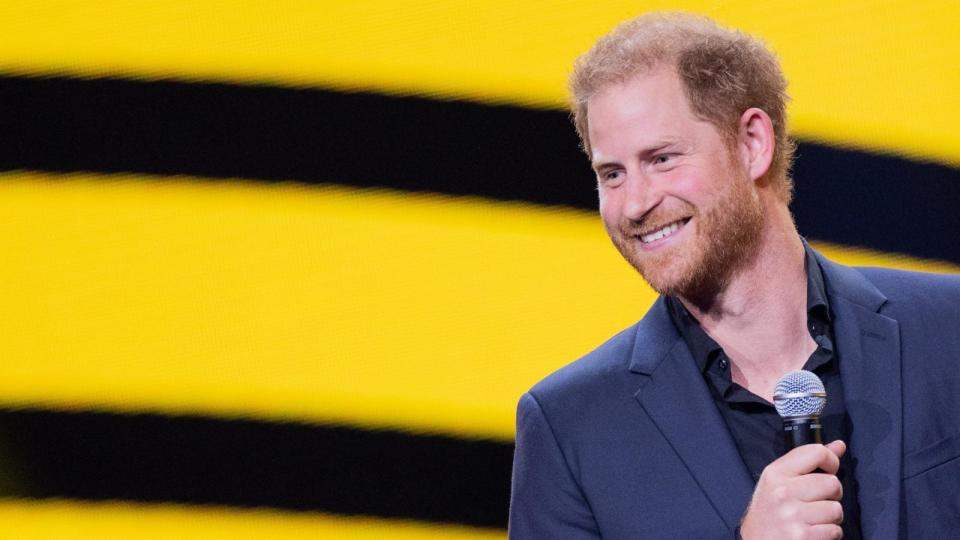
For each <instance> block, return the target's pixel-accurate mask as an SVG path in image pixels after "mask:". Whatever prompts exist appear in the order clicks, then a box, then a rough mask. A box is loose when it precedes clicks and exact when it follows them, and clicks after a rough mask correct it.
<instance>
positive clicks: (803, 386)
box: [773, 369, 827, 418]
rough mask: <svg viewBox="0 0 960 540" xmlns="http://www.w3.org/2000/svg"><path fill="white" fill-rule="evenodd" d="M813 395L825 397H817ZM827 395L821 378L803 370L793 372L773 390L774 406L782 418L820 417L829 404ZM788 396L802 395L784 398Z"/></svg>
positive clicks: (783, 378)
mask: <svg viewBox="0 0 960 540" xmlns="http://www.w3.org/2000/svg"><path fill="white" fill-rule="evenodd" d="M813 393H819V394H823V395H820V396H815V395H812V394H813ZM825 393H826V390H824V388H823V381H821V380H820V377H817V376H816V375H814V374H813V373H811V372H809V371H805V370H802V369H800V370H797V371H791V372H790V373H787V374H786V375H784V376H783V377H781V378H780V380H779V381H777V386H776V388H775V389H774V390H773V405H774V406H775V407H776V408H777V413H778V414H779V415H780V416H781V417H782V418H796V417H801V416H820V414H821V413H822V412H823V407H824V406H825V405H826V404H827V398H826V397H825ZM788 394H801V395H798V396H791V397H784V396H786V395H788ZM804 394H805V395H804Z"/></svg>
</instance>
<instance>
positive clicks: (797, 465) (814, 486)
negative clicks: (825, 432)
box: [740, 441, 847, 540]
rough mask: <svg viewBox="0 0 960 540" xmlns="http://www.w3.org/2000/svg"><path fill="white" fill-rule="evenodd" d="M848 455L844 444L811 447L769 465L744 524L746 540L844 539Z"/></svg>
mask: <svg viewBox="0 0 960 540" xmlns="http://www.w3.org/2000/svg"><path fill="white" fill-rule="evenodd" d="M846 450H847V445H846V444H844V442H843V441H833V442H831V443H830V444H827V445H822V444H807V445H804V446H800V447H797V448H794V449H793V450H791V451H789V452H787V453H786V454H784V455H783V456H782V457H781V458H780V459H778V460H776V461H774V462H773V463H771V464H770V465H767V467H766V468H765V469H763V473H762V474H761V475H760V480H759V481H758V482H757V488H756V489H755V490H754V492H753V499H752V500H751V501H750V507H749V508H747V513H746V515H745V516H744V517H743V521H742V522H741V524H740V535H741V536H742V537H743V539H744V540H761V539H765V538H778V539H780V538H784V539H797V540H799V539H804V540H807V539H811V540H812V539H816V540H820V539H824V540H828V539H831V540H832V539H837V538H843V530H842V529H841V528H840V523H841V522H843V507H842V506H840V498H841V497H842V496H843V487H842V486H841V485H840V480H838V479H837V470H838V469H839V468H840V457H841V456H842V455H843V453H844V452H846ZM818 469H819V470H818Z"/></svg>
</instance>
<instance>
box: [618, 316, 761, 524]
mask: <svg viewBox="0 0 960 540" xmlns="http://www.w3.org/2000/svg"><path fill="white" fill-rule="evenodd" d="M630 370H631V371H633V372H635V373H641V374H644V375H648V377H647V378H646V379H645V382H644V384H643V385H642V387H641V388H640V389H639V390H638V391H637V392H636V394H635V397H636V398H637V400H638V401H639V402H640V405H641V406H642V407H643V409H644V410H645V411H646V413H647V415H648V416H649V417H650V419H651V420H652V421H653V422H654V423H655V424H656V425H657V428H658V429H659V430H660V432H661V433H662V434H663V436H664V438H666V439H667V441H668V442H669V443H670V446H671V447H672V448H673V450H674V451H675V452H676V454H677V456H678V457H679V458H680V459H681V460H682V461H683V463H684V464H685V465H686V467H687V470H688V471H690V474H691V475H693V477H694V479H695V480H696V482H697V484H698V485H699V486H700V489H701V490H702V491H703V493H704V494H705V495H706V497H707V499H708V500H709V501H710V503H711V504H712V505H713V507H714V509H715V510H716V511H717V513H718V514H719V515H720V517H721V519H722V520H723V521H724V523H725V524H726V525H727V527H728V528H729V529H730V530H731V531H733V530H734V529H735V528H736V527H737V525H738V524H739V523H740V519H741V518H742V517H743V513H744V511H745V510H746V508H747V504H749V502H750V497H751V495H752V493H753V480H752V478H751V477H750V474H749V472H748V471H747V468H746V466H745V465H744V464H743V460H742V458H741V457H740V453H739V451H738V450H737V447H736V444H735V443H734V442H733V438H732V437H731V436H730V432H729V431H728V430H727V427H726V424H725V423H724V421H723V418H722V417H721V416H720V412H719V411H718V410H717V408H716V405H715V404H714V402H713V397H712V396H711V395H710V392H709V390H708V389H707V386H706V383H705V382H704V381H703V375H702V374H701V373H700V371H699V370H698V368H697V366H696V362H694V359H693V356H692V355H691V354H690V350H689V349H688V348H687V346H686V344H685V343H684V341H683V340H682V339H681V337H680V335H679V334H678V333H677V331H676V328H675V327H674V326H673V322H672V321H671V320H670V315H669V313H668V312H667V306H666V303H665V302H664V301H663V299H662V298H661V299H660V300H658V301H657V303H655V304H654V306H653V307H652V308H651V309H650V311H649V312H648V313H647V315H646V316H645V317H644V318H643V320H642V321H641V322H640V324H639V325H638V326H637V336H636V340H635V342H634V350H633V355H632V358H631V362H630ZM718 464H723V465H722V466H718Z"/></svg>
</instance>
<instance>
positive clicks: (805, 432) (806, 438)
mask: <svg viewBox="0 0 960 540" xmlns="http://www.w3.org/2000/svg"><path fill="white" fill-rule="evenodd" d="M783 437H784V441H785V442H786V443H787V452H789V451H790V450H793V449H794V448H796V447H798V446H803V445H805V444H823V426H822V425H821V424H820V417H819V416H801V417H797V418H784V419H783Z"/></svg>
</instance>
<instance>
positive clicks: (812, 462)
mask: <svg viewBox="0 0 960 540" xmlns="http://www.w3.org/2000/svg"><path fill="white" fill-rule="evenodd" d="M837 443H839V444H837ZM831 445H832V446H831ZM846 448H847V446H846V444H844V443H843V441H833V442H832V443H830V445H827V446H824V445H822V444H805V445H803V446H798V447H797V448H794V449H793V450H791V451H789V452H787V453H786V454H784V455H783V457H781V458H780V459H778V460H776V461H774V462H773V463H771V464H770V465H771V466H772V467H774V468H775V470H777V471H779V472H780V473H782V474H784V475H787V476H799V475H801V474H807V473H811V472H813V471H815V470H817V469H819V470H821V471H823V472H826V473H829V474H836V473H837V471H838V470H840V456H842V455H843V453H844V452H846Z"/></svg>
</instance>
